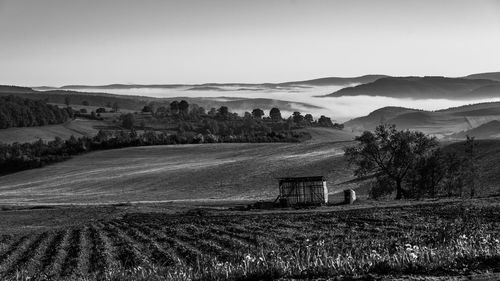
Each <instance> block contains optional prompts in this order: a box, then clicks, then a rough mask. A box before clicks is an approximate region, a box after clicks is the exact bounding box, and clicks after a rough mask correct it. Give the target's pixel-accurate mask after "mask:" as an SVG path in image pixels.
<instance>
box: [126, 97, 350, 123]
mask: <svg viewBox="0 0 500 281" xmlns="http://www.w3.org/2000/svg"><path fill="white" fill-rule="evenodd" d="M142 112H143V113H149V114H151V115H152V116H153V117H154V118H156V119H158V120H164V121H166V122H175V121H179V120H180V121H190V122H192V123H196V122H206V120H208V119H210V120H214V121H216V122H217V121H222V122H225V121H241V122H246V123H249V124H250V123H251V124H253V125H255V124H261V125H262V124H265V126H270V127H273V128H275V129H276V128H278V127H279V129H286V130H290V129H291V128H298V127H306V126H318V127H332V128H337V129H343V125H342V124H338V123H333V122H332V120H331V119H330V118H329V117H326V116H323V115H322V116H321V117H320V118H318V119H317V120H315V119H314V117H313V116H312V115H311V114H305V115H302V113H300V112H298V111H297V112H294V113H293V114H292V115H291V116H290V117H289V118H287V119H285V118H283V117H282V114H281V111H280V109H279V108H277V107H274V108H272V109H271V110H270V111H269V115H268V116H265V113H264V110H262V109H260V108H255V109H253V110H252V112H245V113H244V114H243V116H239V115H238V113H236V112H231V111H230V110H229V108H228V107H227V106H220V107H219V108H211V109H210V110H208V111H206V109H205V108H203V107H201V106H198V105H196V104H189V103H188V102H187V101H185V100H181V101H180V102H178V101H176V100H174V101H172V102H171V103H170V104H169V105H164V104H158V103H149V104H148V105H146V106H144V107H143V109H142ZM123 120H126V121H125V123H124V127H128V128H130V126H133V125H134V118H133V115H131V114H129V115H128V116H127V117H126V118H124V119H123ZM250 120H253V121H254V122H251V121H250Z"/></svg>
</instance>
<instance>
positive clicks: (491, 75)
mask: <svg viewBox="0 0 500 281" xmlns="http://www.w3.org/2000/svg"><path fill="white" fill-rule="evenodd" d="M463 78H467V79H489V80H495V81H500V72H486V73H476V74H471V75H467V76H465V77H463Z"/></svg>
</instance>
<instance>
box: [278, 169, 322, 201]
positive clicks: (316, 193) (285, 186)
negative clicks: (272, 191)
mask: <svg viewBox="0 0 500 281" xmlns="http://www.w3.org/2000/svg"><path fill="white" fill-rule="evenodd" d="M279 192H280V194H279V196H278V198H276V201H279V203H280V205H281V206H294V205H321V204H325V203H328V188H327V187H326V178H325V177H323V176H317V177H292V178H280V179H279Z"/></svg>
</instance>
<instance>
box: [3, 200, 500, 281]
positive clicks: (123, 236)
mask: <svg viewBox="0 0 500 281" xmlns="http://www.w3.org/2000/svg"><path fill="white" fill-rule="evenodd" d="M119 208H120V207H95V208H81V209H80V210H75V208H62V207H58V208H53V209H50V208H49V209H43V210H4V211H0V217H1V218H2V220H1V221H2V223H1V224H2V226H4V225H3V223H5V221H6V220H7V221H8V220H10V219H13V218H14V217H16V216H17V217H20V218H22V217H25V218H26V219H28V217H29V218H31V220H30V221H24V222H22V223H20V224H22V225H23V226H24V227H22V228H17V229H15V228H13V227H2V228H1V229H0V234H1V236H0V237H1V238H0V276H1V277H2V279H3V280H5V279H7V280H8V278H12V279H13V280H14V279H15V280H28V277H35V279H36V278H39V279H43V280H45V279H46V278H49V279H51V280H77V279H78V278H86V279H84V280H94V279H98V280H226V279H230V280H257V279H258V280H273V279H278V278H297V279H307V278H324V277H335V276H341V277H342V276H343V277H346V276H352V277H358V278H359V279H355V280H373V279H366V278H368V277H367V276H368V275H367V274H370V276H371V278H374V277H373V276H377V275H378V276H380V275H385V276H387V275H389V276H393V277H398V276H413V275H417V276H419V275H424V276H429V275H431V276H447V278H451V277H450V276H461V275H470V274H482V273H485V272H489V273H490V274H497V275H495V276H496V277H498V276H499V275H498V274H500V267H499V265H500V242H499V239H500V236H499V231H500V224H499V222H498V217H499V216H500V201H499V198H491V199H481V200H479V199H476V200H472V201H446V202H427V203H412V204H406V203H404V204H401V205H396V206H392V207H383V206H381V207H380V206H379V207H377V208H370V207H369V206H368V207H367V206H363V205H359V206H350V207H341V206H339V207H329V208H322V209H319V210H308V211H292V212H289V211H286V212H283V211H273V212H270V213H266V212H257V213H255V212H237V211H230V210H226V211H216V210H213V209H212V211H208V212H203V211H200V210H199V211H197V212H188V213H185V214H180V215H179V214H172V213H169V212H156V211H155V212H150V211H148V210H143V211H140V212H136V211H134V210H133V209H129V210H128V211H126V212H122V213H120V211H119V210H118V209H119ZM129 208H133V207H129ZM76 209H77V208H76ZM24 212H27V213H32V214H34V213H36V214H37V215H34V216H27V215H24V214H23V213H24ZM78 213H80V215H78V216H76V215H75V214H78ZM81 214H87V215H85V216H83V215H81ZM72 216H74V218H72V219H70V217H72ZM77 217H78V218H77ZM58 219H59V220H60V221H59V224H58V226H55V223H54V220H58ZM43 223H48V224H47V225H46V226H45V227H43V228H39V227H38V225H39V224H43ZM50 224H52V225H50ZM13 225H16V223H13ZM495 272H496V273H495ZM363 276H365V277H364V278H365V279H362V278H363ZM496 277H493V278H496ZM493 278H492V279H483V280H495V279H493ZM30 280H31V279H30ZM348 280H353V279H348ZM384 280H385V279H384ZM405 280H406V279H405ZM418 280H422V279H418ZM426 280H427V279H426ZM429 280H431V279H429ZM432 280H437V279H432ZM440 280H445V279H440ZM448 280H449V279H448ZM454 280H455V279H454ZM456 280H458V279H456Z"/></svg>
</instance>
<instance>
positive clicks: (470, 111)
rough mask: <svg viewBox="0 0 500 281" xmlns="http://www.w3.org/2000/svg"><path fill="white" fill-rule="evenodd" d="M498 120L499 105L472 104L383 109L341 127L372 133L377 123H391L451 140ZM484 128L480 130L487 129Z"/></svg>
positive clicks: (496, 103)
mask: <svg viewBox="0 0 500 281" xmlns="http://www.w3.org/2000/svg"><path fill="white" fill-rule="evenodd" d="M494 120H500V102H491V103H480V104H472V105H466V106H461V107H455V108H449V109H444V110H438V111H423V110H417V109H411V108H401V107H384V108H380V109H378V110H375V111H373V112H372V113H370V114H368V115H367V116H363V117H359V118H355V119H352V120H350V121H348V122H346V123H344V125H345V126H346V127H347V128H350V129H351V130H353V131H358V132H359V131H364V130H373V129H375V127H376V126H377V125H379V124H381V123H389V124H395V125H396V126H397V127H398V128H399V129H411V130H419V131H422V132H424V133H428V134H434V135H436V136H438V137H452V136H457V138H458V137H459V136H461V135H457V134H458V133H461V132H465V131H469V130H471V129H474V128H477V127H479V126H481V125H483V124H486V123H488V122H491V121H494ZM488 128H490V127H485V128H483V129H488Z"/></svg>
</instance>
